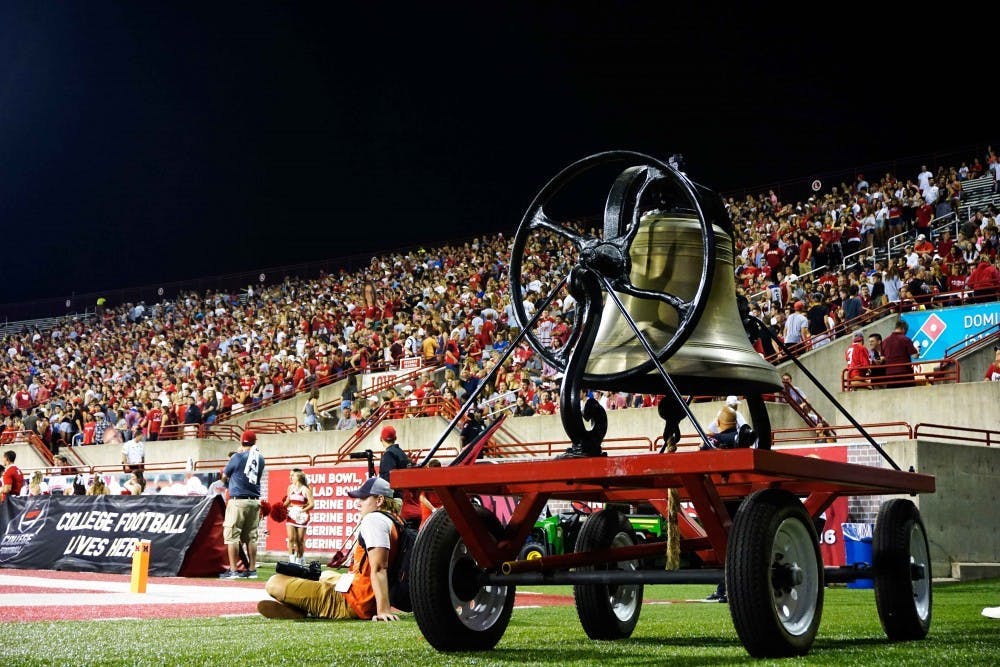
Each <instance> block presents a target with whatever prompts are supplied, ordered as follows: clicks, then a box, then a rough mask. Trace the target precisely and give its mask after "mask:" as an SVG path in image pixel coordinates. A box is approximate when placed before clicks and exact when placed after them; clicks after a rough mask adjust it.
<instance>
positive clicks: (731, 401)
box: [726, 396, 740, 406]
mask: <svg viewBox="0 0 1000 667" xmlns="http://www.w3.org/2000/svg"><path fill="white" fill-rule="evenodd" d="M739 404H740V398H739V396H726V405H730V406H735V405H739Z"/></svg>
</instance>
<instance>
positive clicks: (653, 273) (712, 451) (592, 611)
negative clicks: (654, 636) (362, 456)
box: [390, 151, 934, 657]
mask: <svg viewBox="0 0 1000 667" xmlns="http://www.w3.org/2000/svg"><path fill="white" fill-rule="evenodd" d="M605 177H606V178H607V182H610V183H611V185H610V187H609V188H608V189H607V190H603V189H601V188H599V187H596V186H595V184H597V183H600V182H601V179H603V178H605ZM586 201H590V202H591V203H592V204H593V205H594V206H600V207H601V208H603V216H602V217H603V231H602V232H600V233H597V232H595V231H593V230H591V231H587V230H586V229H584V228H585V227H586V225H581V224H580V223H579V221H578V220H576V219H574V218H573V217H572V215H571V214H570V213H568V212H569V211H574V210H577V207H578V206H579V205H580V203H581V202H586ZM733 233H734V228H733V222H732V221H731V220H730V219H729V216H728V213H727V212H726V209H725V206H724V204H723V202H722V199H721V198H720V197H719V196H718V195H717V194H715V193H713V192H711V191H710V190H708V189H707V188H704V187H703V186H700V185H698V184H696V183H694V182H692V181H690V180H689V179H688V178H687V176H686V175H685V174H684V173H682V172H680V171H679V170H678V168H677V167H676V166H675V165H672V164H669V163H665V162H662V161H660V160H657V159H655V158H653V157H650V156H647V155H642V154H639V153H634V152H629V151H612V152H608V153H599V154H596V155H593V156H590V157H588V158H584V159H583V160H580V161H578V162H576V163H573V164H571V165H569V166H568V167H567V168H565V169H564V170H563V171H562V172H560V173H559V174H558V175H557V176H556V177H555V178H553V179H552V180H551V181H549V183H548V184H547V185H546V186H545V187H544V188H543V189H542V190H541V191H540V192H539V194H538V195H537V196H536V197H535V199H534V200H533V201H532V203H531V205H530V206H529V207H528V210H527V212H526V213H525V215H524V218H523V219H522V221H521V225H520V227H519V228H518V231H517V234H516V235H515V237H514V240H513V243H512V247H511V261H510V266H509V276H510V284H509V294H510V295H512V297H511V306H512V314H513V322H511V324H514V325H515V328H516V330H517V331H518V333H517V335H516V337H515V338H514V340H513V341H511V344H510V346H509V347H508V348H507V349H506V350H505V351H504V352H502V353H501V354H500V355H499V357H498V359H497V360H496V362H495V363H493V360H492V359H491V364H492V366H491V370H489V372H488V373H486V376H485V377H484V378H483V379H482V382H481V384H480V386H479V388H477V390H476V391H475V392H472V395H471V396H470V397H469V398H468V399H467V400H466V402H465V404H464V405H463V407H462V409H461V410H460V411H459V414H458V415H456V416H455V418H454V419H453V420H452V422H451V424H450V425H449V427H448V431H450V430H451V429H453V428H454V427H455V426H456V424H457V422H458V420H459V419H461V417H462V414H463V413H464V412H465V411H466V410H467V409H468V408H469V407H470V406H471V405H472V404H473V402H474V401H475V400H476V394H477V393H478V392H479V391H481V390H482V388H483V387H487V386H490V384H491V383H492V381H493V379H494V377H495V376H496V374H497V373H498V371H499V369H500V368H501V367H502V365H503V364H504V363H505V360H506V359H507V358H508V357H509V355H510V354H511V350H512V349H513V348H515V347H517V346H518V344H519V343H520V341H521V340H522V339H524V340H526V341H527V343H528V345H529V347H530V348H531V349H532V350H533V354H535V355H537V356H538V358H539V359H540V361H541V362H542V367H543V368H549V369H550V374H551V375H552V376H553V377H555V376H556V375H561V380H560V383H561V386H560V389H559V412H560V417H561V421H562V426H563V428H564V430H565V431H566V434H567V436H568V437H569V439H570V442H571V443H572V445H571V447H570V448H569V450H568V451H567V452H566V453H565V454H564V455H562V457H560V458H557V459H555V460H544V461H523V462H509V463H501V464H499V465H466V466H456V467H450V468H444V469H440V468H439V469H432V468H418V469H407V470H397V471H393V473H392V478H391V480H390V482H391V483H392V485H393V486H394V487H396V488H399V489H419V488H429V489H433V490H435V491H436V492H437V494H438V495H439V496H440V498H441V501H442V503H443V506H444V509H445V511H444V512H437V513H435V514H434V515H433V516H432V518H431V519H430V520H429V521H428V522H427V523H426V524H425V525H424V527H423V529H422V530H421V532H420V536H419V537H418V539H417V543H416V545H415V547H414V552H413V557H412V559H411V568H412V569H411V582H412V583H411V587H412V589H411V599H412V601H413V611H414V615H415V617H416V620H417V623H418V624H419V626H420V629H421V631H422V632H423V634H424V637H425V638H426V639H427V640H428V642H430V644H431V645H432V646H434V647H436V648H438V649H439V650H442V651H466V650H485V649H489V648H492V647H493V646H494V645H495V644H496V643H497V642H498V641H499V640H500V637H501V636H503V633H504V631H505V630H506V628H507V624H508V622H509V621H510V615H511V609H512V607H513V604H514V588H515V586H517V585H518V584H571V585H573V587H574V597H575V599H576V607H577V612H578V614H579V617H580V622H581V624H582V625H583V628H584V630H585V631H586V633H587V635H588V636H589V637H591V638H593V639H610V640H614V639H621V638H624V637H628V636H629V635H631V633H632V631H633V630H634V628H635V625H636V623H637V622H638V619H639V613H640V610H641V607H642V595H643V586H644V585H645V584H662V583H693V582H720V581H722V580H723V578H724V579H725V583H726V587H727V594H728V597H729V604H730V610H731V613H732V617H733V623H734V625H735V627H736V631H737V633H738V635H739V637H740V639H741V641H742V642H743V645H744V646H745V647H746V649H747V650H748V651H749V652H750V654H751V655H754V656H759V657H779V656H787V655H801V654H804V653H806V652H807V651H808V650H809V648H810V647H811V645H812V642H813V639H814V638H815V636H816V631H817V629H818V627H819V623H820V618H821V616H822V610H823V589H824V586H825V584H826V583H830V582H846V581H853V580H855V579H858V578H865V579H874V580H875V597H876V604H877V607H878V613H879V617H880V619H881V621H882V626H883V628H884V629H885V632H886V634H887V635H888V636H889V638H890V639H893V640H906V639H919V638H922V637H924V636H925V635H926V634H927V631H928V628H929V626H930V619H931V569H930V558H929V549H928V540H927V535H926V531H925V529H924V525H923V522H922V520H921V518H920V514H919V512H918V511H917V508H916V506H915V505H914V503H913V502H912V501H910V500H908V499H905V498H903V499H892V500H889V501H888V502H886V503H884V504H883V506H882V508H881V511H880V512H879V517H878V520H877V523H876V527H875V534H874V538H873V544H872V549H873V558H872V560H873V562H872V564H871V566H870V567H855V568H825V567H824V566H823V562H822V560H821V558H820V551H819V544H818V540H817V535H816V528H815V526H814V523H813V522H814V520H815V519H816V518H817V517H819V515H820V514H821V513H822V512H823V510H824V509H825V508H827V507H828V506H829V505H830V503H832V502H833V501H834V500H835V499H837V498H838V497H840V496H859V495H861V496H864V495H879V496H881V495H896V494H917V493H929V492H933V491H934V478H933V477H930V476H927V475H921V474H917V473H914V472H904V471H902V470H900V469H899V467H898V466H897V465H896V464H895V463H894V462H893V461H892V460H891V459H889V458H888V456H887V455H885V452H884V451H883V450H882V449H881V447H880V446H879V445H878V443H876V442H875V441H874V440H873V439H872V438H871V437H870V436H868V435H867V434H866V433H865V435H866V437H867V438H868V440H869V442H870V443H871V444H872V446H873V447H875V448H876V449H877V450H878V451H879V452H880V453H881V454H882V455H883V456H884V457H885V458H886V460H887V462H888V463H889V465H890V466H891V468H892V469H882V468H874V467H866V466H859V465H852V464H848V463H841V462H831V461H823V460H818V459H812V458H806V457H803V456H796V455H793V454H787V453H781V452H775V451H771V442H772V431H771V427H770V419H769V415H768V411H767V409H766V406H765V405H764V401H763V399H762V396H763V395H764V394H767V393H773V392H774V391H776V390H779V389H780V388H781V380H780V378H779V376H778V373H777V371H776V369H775V368H774V367H773V366H772V365H771V364H769V363H767V362H766V361H764V360H763V359H762V358H761V355H760V354H758V351H757V349H756V348H754V347H752V346H751V338H753V339H755V340H758V342H761V344H763V342H767V343H768V344H773V345H778V346H779V347H781V349H782V350H784V351H786V353H788V355H789V358H790V359H791V360H792V361H794V362H795V363H796V364H797V365H799V366H800V368H801V369H802V370H803V372H804V373H805V374H806V375H807V376H808V377H810V378H812V375H811V373H809V372H808V370H807V369H805V368H804V367H803V366H801V363H800V362H799V361H798V360H797V359H796V358H795V356H794V355H793V354H791V353H790V351H788V350H787V348H786V347H785V346H784V343H783V342H782V341H780V340H777V339H776V338H775V337H774V336H773V333H771V332H770V331H769V329H768V328H767V327H766V326H764V325H763V323H762V322H761V321H760V320H758V319H756V318H753V317H751V316H750V315H749V312H750V311H749V304H748V303H743V304H742V305H741V303H740V302H739V301H738V300H736V299H735V285H734V278H733V272H734V268H735V264H734V257H735V247H734V242H733ZM556 249H559V251H560V252H562V253H565V252H567V249H573V250H572V252H573V253H574V254H573V259H572V261H571V262H565V261H564V262H563V263H562V264H561V265H560V266H559V267H557V266H555V264H554V263H553V257H554V255H555V254H556V253H555V250H556ZM557 269H561V270H557ZM562 270H565V271H562ZM561 272H563V273H564V275H563V276H562V278H561V279H559V278H558V276H559V274H560V273H561ZM532 290H535V291H540V296H541V294H544V293H545V292H546V291H547V296H545V297H544V298H540V300H539V303H538V304H537V306H533V308H532V309H529V308H527V307H526V305H525V304H526V303H532V301H531V299H530V297H529V296H527V295H528V294H529V292H531V291H532ZM564 290H565V291H564ZM560 295H562V296H563V297H565V298H563V300H562V303H563V306H564V307H565V304H566V303H567V302H570V303H574V304H575V305H574V306H573V315H572V319H573V323H574V324H573V328H572V330H571V331H570V332H569V334H568V336H567V337H566V338H565V340H563V339H559V338H557V337H555V336H552V335H551V329H550V328H547V327H546V326H543V323H541V322H540V321H539V318H540V317H541V316H542V315H543V314H544V313H545V312H547V311H548V310H549V308H550V307H551V306H552V305H553V304H554V303H555V302H556V297H557V296H560ZM522 296H523V297H524V300H522V298H519V297H522ZM568 297H572V298H571V299H570V298H568ZM529 311H533V312H529ZM817 384H818V383H817ZM819 388H820V390H821V391H822V392H823V393H824V394H825V395H826V396H827V397H828V398H829V399H830V400H831V402H833V403H834V404H835V405H837V406H839V403H837V401H836V399H835V398H834V397H833V396H831V395H830V394H829V392H828V391H827V390H826V389H825V388H824V387H822V386H819ZM594 390H600V391H610V392H631V393H646V394H656V395H662V396H663V400H661V401H660V402H659V404H658V405H657V409H658V412H659V415H660V416H661V417H662V418H663V420H664V424H665V426H664V434H663V435H664V441H665V444H664V449H661V452H660V453H659V454H642V455H635V456H611V457H609V456H607V455H606V452H603V451H602V447H601V443H602V441H603V439H604V436H605V435H606V434H607V430H608V418H607V414H606V412H605V410H604V408H603V407H602V406H601V405H600V404H599V402H598V401H597V400H596V398H595V397H594V396H588V392H590V391H594ZM725 394H741V395H743V396H745V397H746V398H747V409H748V411H749V416H750V418H751V421H752V422H753V424H752V426H751V425H750V424H749V423H740V419H741V418H742V416H741V415H738V414H737V413H736V412H735V410H734V409H732V408H731V407H727V408H724V409H723V410H722V411H720V413H719V414H720V416H719V417H718V418H717V420H716V421H717V424H716V425H717V426H718V428H717V429H716V430H715V431H714V433H715V435H714V436H711V437H710V436H709V434H708V433H707V431H706V430H705V429H702V427H701V425H700V424H699V423H698V422H697V420H696V419H695V417H694V415H693V414H692V413H691V411H690V406H689V402H690V400H691V397H692V396H695V395H708V396H718V395H725ZM685 395H686V396H687V398H685V397H684V396H685ZM736 402H737V403H738V400H737V401H736ZM726 403H727V405H729V404H730V402H729V401H728V400H727V402H726ZM845 416H847V417H848V419H849V420H850V421H851V422H852V423H853V424H854V425H855V426H856V427H857V428H858V429H859V430H860V431H861V432H862V433H864V430H863V428H862V427H861V425H860V424H857V422H856V421H855V420H854V419H853V417H851V416H850V415H846V412H845ZM683 419H689V420H690V421H691V423H692V425H693V426H694V427H695V430H696V431H697V432H698V435H699V436H700V438H701V441H702V449H703V451H697V452H690V453H687V452H685V453H664V452H665V451H667V450H669V448H670V447H669V445H676V443H677V441H678V440H679V438H680V431H679V426H678V425H679V423H680V421H681V420H683ZM588 423H589V424H590V426H589V427H588V426H587V424H588ZM445 435H447V431H446V433H445ZM716 436H717V437H716ZM444 437H445V436H442V439H441V440H439V441H438V443H437V445H435V446H434V447H432V448H431V451H430V453H429V454H428V455H427V458H426V459H425V460H424V463H426V461H427V460H429V459H430V457H431V456H432V455H433V454H434V452H435V451H436V450H437V448H438V447H439V446H440V445H441V443H442V442H443V439H444ZM719 448H722V449H719ZM468 460H472V461H474V460H475V457H470V458H469V459H468ZM671 489H676V490H677V494H676V495H677V496H679V498H680V500H681V501H687V502H690V503H691V504H692V505H693V506H694V508H695V510H696V511H697V514H698V517H699V520H700V522H701V531H698V533H697V534H693V533H692V531H690V530H687V531H684V532H683V533H682V534H683V537H684V539H681V540H680V549H681V551H682V552H688V553H694V554H697V555H698V557H699V562H701V563H702V564H703V565H706V567H698V568H688V569H678V570H671V571H667V570H664V569H657V568H655V567H652V566H649V565H647V564H648V563H649V562H650V561H651V560H652V559H653V558H652V557H653V556H655V555H658V554H662V553H664V552H665V550H666V546H667V545H666V543H664V542H658V543H642V544H640V543H639V542H638V540H637V537H636V534H635V532H634V531H633V529H632V527H631V524H630V523H629V522H628V520H627V519H626V516H625V514H624V513H623V512H621V511H620V510H619V509H618V508H617V507H616V504H626V503H650V504H652V505H653V506H654V507H657V508H658V509H659V511H660V512H661V514H662V513H664V512H665V511H666V509H665V508H666V500H667V498H668V497H669V496H670V495H672V494H671V493H670V490H671ZM477 495H502V496H510V497H512V498H516V500H517V505H516V507H515V508H514V511H513V514H512V516H511V518H510V519H509V521H508V522H507V524H506V525H501V522H500V521H499V520H498V519H497V518H496V517H495V516H494V515H493V514H491V513H490V512H488V511H486V510H485V509H483V508H482V507H477V506H476V505H475V503H474V502H473V498H474V497H475V496H477ZM551 499H558V500H568V501H571V502H593V501H599V502H604V503H606V504H607V506H606V507H605V508H604V509H603V510H601V511H599V512H596V513H594V514H591V515H590V516H589V517H587V519H586V521H585V522H584V523H583V526H582V528H581V529H580V532H579V534H578V536H577V539H576V545H575V552H574V553H569V554H561V555H552V556H543V557H542V558H536V559H534V560H523V561H519V560H517V555H518V554H519V553H520V550H521V548H522V546H523V545H524V543H525V540H526V538H527V536H528V534H529V533H530V532H531V530H532V528H533V527H534V524H535V520H536V519H537V517H538V516H539V514H540V513H541V511H542V509H543V508H544V507H545V505H546V503H547V502H548V501H549V500H551ZM666 513H667V514H669V512H666ZM691 560H693V559H691Z"/></svg>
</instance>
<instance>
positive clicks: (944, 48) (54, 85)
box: [0, 0, 996, 303]
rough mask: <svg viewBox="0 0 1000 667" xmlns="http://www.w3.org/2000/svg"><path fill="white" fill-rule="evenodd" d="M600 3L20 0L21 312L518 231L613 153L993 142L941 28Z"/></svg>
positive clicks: (972, 64)
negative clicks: (54, 299)
mask: <svg viewBox="0 0 1000 667" xmlns="http://www.w3.org/2000/svg"><path fill="white" fill-rule="evenodd" d="M511 4H512V5H513V4H516V3H511ZM604 5H606V7H605V8H604V9H602V10H592V9H587V7H591V5H589V4H584V3H520V4H516V6H508V4H507V3H495V4H494V3H478V2H477V3H462V4H454V5H448V3H405V4H396V3H337V2H331V3H315V4H303V3H292V2H273V3H238V4H237V3H214V2H212V3H204V2H199V3H190V4H186V3H178V2H125V1H123V2H105V1H102V0H92V1H87V2H83V1H78V2H35V1H31V2H4V3H2V5H0V111H2V115H0V118H2V122H0V155H2V162H0V169H2V170H3V171H2V175H0V216H2V218H0V219H2V223H0V224H2V226H3V229H4V236H5V239H6V241H7V243H6V244H5V245H6V246H7V247H6V248H5V252H4V256H5V258H4V261H3V262H2V263H0V303H13V302H20V301H25V300H29V299H31V298H36V297H48V296H62V295H67V294H69V293H71V292H77V293H79V292H86V291H94V290H104V289H112V288H116V287H118V288H120V287H127V286H132V285H146V284H156V283H157V281H167V280H179V279H187V278H197V277H204V276H212V275H218V274H223V273H230V272H237V271H254V270H256V269H258V268H262V267H270V266H277V265H281V264H289V263H298V262H304V261H309V260H321V259H328V258H333V257H340V256H346V255H352V254H356V253H362V252H373V251H380V250H388V249H391V248H397V247H401V246H408V245H412V244H415V243H421V242H423V243H435V242H440V241H442V240H445V239H455V238H465V237H468V236H470V235H473V234H476V233H481V232H496V231H505V232H510V233H513V232H514V230H516V227H517V224H518V223H519V221H520V218H521V215H522V214H523V212H524V209H525V207H526V206H527V205H528V203H529V202H530V201H531V199H532V197H533V196H534V194H535V193H536V192H537V191H538V190H539V189H540V188H541V186H542V185H544V183H545V182H546V181H547V180H548V179H549V178H550V177H552V176H553V175H554V174H555V173H556V172H557V171H558V170H559V169H561V168H562V167H564V166H565V165H567V164H569V163H571V162H573V161H575V160H577V159H579V158H582V157H584V156H585V155H588V154H590V153H594V152H597V151H602V150H608V149H617V148H620V149H632V150H638V151H642V152H645V153H648V154H651V155H654V156H657V157H660V158H663V159H666V157H667V156H669V155H670V154H672V153H677V152H679V153H683V154H684V156H685V158H686V168H687V173H688V174H689V175H690V176H691V177H692V178H694V179H695V180H697V181H699V182H701V183H704V184H705V185H708V186H710V187H713V188H715V189H717V190H721V191H724V192H725V191H729V190H733V189H737V188H744V187H753V186H756V185H763V184H766V183H770V182H772V181H775V180H781V179H788V178H801V177H805V176H808V175H809V174H810V173H813V172H814V171H816V170H818V169H829V170H835V169H843V168H850V167H851V166H852V165H856V164H865V163H868V162H879V161H885V160H891V159H893V158H899V157H902V156H907V155H918V154H925V153H931V152H935V151H948V150H952V149H962V148H965V147H968V146H981V147H982V149H981V151H980V154H984V152H985V146H986V145H987V144H988V143H990V141H991V139H992V136H991V134H990V133H991V132H992V129H991V128H994V127H995V126H996V109H995V108H994V107H995V95H989V94H988V93H987V92H986V91H988V90H989V87H988V86H985V85H984V83H983V81H988V80H990V79H992V78H993V77H992V74H991V73H992V72H994V71H995V67H996V66H995V62H993V60H995V58H994V57H993V55H992V47H991V46H990V44H991V43H992V42H995V38H992V39H986V38H985V37H984V38H982V39H981V40H980V39H978V38H975V37H974V36H971V35H970V33H969V32H968V31H966V32H964V33H963V32H961V31H960V30H959V29H958V28H956V27H952V26H948V25H946V23H945V22H944V21H943V20H942V19H941V17H935V18H934V19H933V20H931V17H930V16H926V17H925V19H926V20H920V21H918V22H917V23H916V24H915V26H914V27H913V28H905V27H903V24H902V22H901V21H900V20H899V17H898V16H892V15H888V14H887V15H885V16H879V15H878V14H877V13H875V12H877V11H878V10H872V9H871V8H865V9H864V10H861V9H858V10H857V11H858V12H863V16H858V15H855V14H851V13H850V12H851V11H853V10H849V8H847V7H846V6H839V7H838V8H837V10H836V11H837V12H838V13H839V14H838V16H836V17H828V18H825V19H822V20H820V19H818V18H816V17H814V16H812V15H810V16H806V15H801V16H800V15H796V14H788V13H786V14H784V15H782V16H780V17H779V16H773V15H762V14H754V13H751V10H750V9H749V8H744V7H740V8H736V9H733V8H725V9H718V10H716V9H714V8H712V7H706V6H705V5H704V3H699V4H698V9H685V8H683V7H681V6H679V3H667V2H663V3H625V2H622V3H604ZM758 11H760V10H759V8H758ZM809 11H810V12H814V13H815V12H821V11H827V10H823V9H821V8H814V9H810V10H809ZM916 18H919V17H916ZM977 44H978V45H979V46H976V45H977ZM976 53H978V54H979V55H978V56H977V55H975V54H976ZM984 77H985V79H984ZM975 81H978V82H979V83H978V84H976V85H978V86H979V88H977V89H975V90H979V91H981V92H979V93H970V89H969V88H968V86H969V85H970V82H975ZM911 176H915V174H913V175H911Z"/></svg>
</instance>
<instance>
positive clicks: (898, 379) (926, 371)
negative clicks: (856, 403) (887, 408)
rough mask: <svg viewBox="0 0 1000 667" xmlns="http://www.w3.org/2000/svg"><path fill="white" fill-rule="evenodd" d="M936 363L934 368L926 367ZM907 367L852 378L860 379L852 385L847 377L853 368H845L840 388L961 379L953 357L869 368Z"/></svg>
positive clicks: (959, 369) (905, 384) (934, 382)
mask: <svg viewBox="0 0 1000 667" xmlns="http://www.w3.org/2000/svg"><path fill="white" fill-rule="evenodd" d="M934 364H938V366H937V367H936V368H928V367H929V366H933V365H934ZM897 368H898V369H909V370H908V371H906V372H903V373H898V374H884V375H866V376H864V377H862V378H854V380H855V381H858V380H859V379H860V380H861V381H862V384H861V385H858V386H853V387H852V385H851V378H850V377H849V375H850V372H851V371H853V370H857V369H853V368H845V369H844V370H843V371H841V374H840V390H841V391H850V390H851V389H854V390H858V389H861V390H864V389H869V388H871V387H886V388H888V389H892V388H893V387H899V386H907V387H912V386H914V384H920V385H923V384H946V383H957V382H960V381H961V376H962V374H961V368H960V366H959V363H958V360H957V359H955V358H947V359H926V360H922V361H900V362H894V363H890V364H879V365H877V366H871V367H869V369H897Z"/></svg>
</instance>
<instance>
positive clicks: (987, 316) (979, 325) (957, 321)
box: [899, 301, 1000, 359]
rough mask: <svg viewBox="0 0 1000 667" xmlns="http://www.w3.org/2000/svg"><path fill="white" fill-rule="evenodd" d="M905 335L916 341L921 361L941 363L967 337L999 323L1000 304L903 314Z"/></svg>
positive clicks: (994, 302)
mask: <svg viewBox="0 0 1000 667" xmlns="http://www.w3.org/2000/svg"><path fill="white" fill-rule="evenodd" d="M899 319H901V320H903V321H904V322H906V324H907V325H908V326H909V329H908V330H907V332H906V335H907V336H909V337H910V338H911V339H912V340H913V344H914V345H915V346H916V348H917V351H918V352H919V353H920V354H919V355H918V356H919V358H921V359H941V358H943V357H944V355H945V350H947V349H948V348H949V347H951V346H952V345H955V344H956V343H961V342H962V341H963V340H965V338H966V337H968V336H976V335H977V334H979V333H980V332H981V331H983V330H984V329H988V328H989V327H992V326H996V325H997V324H998V323H1000V302H997V301H993V302H990V303H977V304H974V305H971V306H955V307H953V308H941V309H938V310H918V311H914V312H911V313H903V314H902V315H900V316H899Z"/></svg>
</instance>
